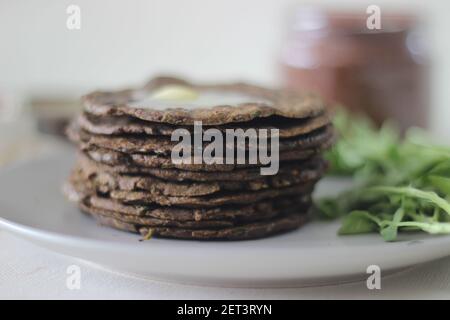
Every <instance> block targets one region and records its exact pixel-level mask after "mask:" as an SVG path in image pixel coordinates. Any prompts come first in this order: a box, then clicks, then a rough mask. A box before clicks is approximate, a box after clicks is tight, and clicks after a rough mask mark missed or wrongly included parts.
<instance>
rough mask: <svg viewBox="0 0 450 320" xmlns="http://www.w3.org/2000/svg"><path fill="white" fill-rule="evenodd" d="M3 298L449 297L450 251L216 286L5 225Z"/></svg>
mask: <svg viewBox="0 0 450 320" xmlns="http://www.w3.org/2000/svg"><path fill="white" fill-rule="evenodd" d="M71 265H77V266H79V267H80V275H81V277H80V279H81V281H80V289H79V290H70V289H68V288H67V286H66V280H67V277H68V275H67V273H66V271H67V267H69V266H71ZM0 298H2V299H14V298H24V299H314V298H324V299H364V298H368V299H371V298H372V299H382V298H387V299H391V298H394V299H397V298H400V299H402V298H405V299H412V298H418V299H421V298H424V299H449V298H450V257H449V258H445V259H442V260H438V261H434V262H431V263H427V264H423V265H420V266H417V267H415V268H413V269H409V270H407V271H402V272H399V273H396V274H394V275H390V276H386V277H383V276H382V280H381V289H380V290H368V289H367V287H366V284H365V282H361V283H352V284H344V285H337V286H324V287H311V288H289V289H238V288H216V287H199V286H189V285H179V284H174V283H163V282H158V281H152V280H147V279H139V278H135V277H130V276H126V275H121V274H119V273H116V272H111V271H108V270H104V269H101V268H99V267H96V266H93V265H90V264H88V263H84V262H82V261H79V260H77V259H73V258H71V257H66V256H62V255H59V254H56V253H54V252H51V251H49V250H47V249H43V248H39V247H37V246H35V245H33V244H31V243H29V242H26V241H24V240H21V239H18V238H16V237H15V236H12V235H10V234H8V233H6V232H4V231H0Z"/></svg>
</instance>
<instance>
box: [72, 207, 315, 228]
mask: <svg viewBox="0 0 450 320" xmlns="http://www.w3.org/2000/svg"><path fill="white" fill-rule="evenodd" d="M78 206H79V207H80V209H81V210H82V211H84V212H86V213H89V214H91V215H102V216H106V217H110V218H114V219H116V220H119V221H122V222H126V223H132V224H135V225H140V226H146V227H175V228H188V229H217V228H227V227H233V226H239V225H242V224H245V223H249V222H256V221H266V220H270V219H273V218H274V217H275V216H283V215H286V214H289V213H297V214H302V213H304V212H307V211H308V210H309V206H306V205H303V206H292V207H290V208H285V209H284V210H282V211H278V212H261V213H260V214H258V215H257V216H256V215H255V216H253V219H249V217H245V219H203V220H178V219H161V218H154V217H150V216H138V215H133V214H124V213H120V212H117V211H113V210H106V209H103V208H98V207H95V206H92V205H90V204H89V203H86V202H80V203H78Z"/></svg>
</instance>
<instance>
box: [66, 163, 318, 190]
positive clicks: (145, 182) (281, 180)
mask: <svg viewBox="0 0 450 320" xmlns="http://www.w3.org/2000/svg"><path fill="white" fill-rule="evenodd" d="M324 170H325V163H324V162H323V161H319V162H318V164H317V166H316V167H315V168H306V169H304V170H302V171H301V172H300V173H299V174H297V175H290V174H277V175H273V176H261V178H260V179H257V180H251V181H211V182H188V183H187V182H173V181H172V182H169V181H165V180H162V179H159V178H156V177H153V176H148V175H147V176H143V175H141V176H136V175H123V174H117V173H112V172H106V171H102V170H97V168H96V166H93V165H90V164H89V163H87V164H86V163H85V164H84V166H83V165H81V164H80V165H76V166H75V168H74V170H73V171H74V172H75V173H76V174H79V175H81V177H82V178H83V179H86V180H87V179H89V180H90V181H91V182H92V183H93V184H94V185H95V186H96V189H98V190H100V191H101V192H103V193H107V192H109V191H111V190H114V189H119V190H125V191H139V190H141V191H146V192H149V193H152V194H162V195H167V196H188V197H193V196H202V195H210V194H214V193H217V192H220V191H222V192H223V191H257V190H263V189H269V188H283V187H288V186H292V185H295V184H299V183H304V182H307V181H315V180H318V179H319V178H320V177H321V176H322V174H323V172H324Z"/></svg>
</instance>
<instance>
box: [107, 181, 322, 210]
mask: <svg viewBox="0 0 450 320" xmlns="http://www.w3.org/2000/svg"><path fill="white" fill-rule="evenodd" d="M313 187H314V183H311V182H309V183H306V184H302V185H295V186H291V187H286V188H279V189H265V190H260V191H251V192H250V191H249V192H224V193H218V194H214V195H210V196H198V197H174V196H164V195H155V194H151V193H148V192H144V191H123V190H113V191H111V192H110V193H109V195H110V197H111V198H112V199H116V200H118V201H120V202H123V203H129V204H134V203H136V204H155V203H156V204H159V205H163V206H181V207H188V208H210V207H217V206H222V205H228V204H246V203H252V202H256V201H261V200H265V199H273V198H277V197H280V196H288V195H293V196H299V197H300V196H302V195H304V194H310V193H311V192H312V190H313Z"/></svg>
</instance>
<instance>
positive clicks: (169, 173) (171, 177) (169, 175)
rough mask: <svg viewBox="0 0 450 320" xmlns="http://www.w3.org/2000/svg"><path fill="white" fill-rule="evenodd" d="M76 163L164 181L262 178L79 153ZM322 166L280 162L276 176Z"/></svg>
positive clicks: (251, 172) (249, 172)
mask: <svg viewBox="0 0 450 320" xmlns="http://www.w3.org/2000/svg"><path fill="white" fill-rule="evenodd" d="M78 162H79V163H80V166H82V167H86V166H90V167H95V168H96V170H97V171H104V172H112V173H119V174H131V175H150V176H153V177H157V178H160V179H162V180H166V181H198V182H211V181H215V182H216V181H252V180H259V179H261V177H262V175H261V171H260V168H257V167H250V168H238V169H235V170H232V171H223V172H222V171H217V172H209V171H188V170H180V169H164V168H151V167H140V166H133V165H108V164H105V163H101V162H97V161H94V160H92V159H91V158H89V157H88V156H87V155H86V154H84V153H79V156H78ZM323 165H324V160H323V159H321V158H320V157H314V158H310V159H305V160H303V161H289V162H281V163H280V168H279V171H278V173H277V175H291V176H298V175H302V174H303V171H304V170H306V169H312V170H315V169H316V168H318V167H320V166H323Z"/></svg>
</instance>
